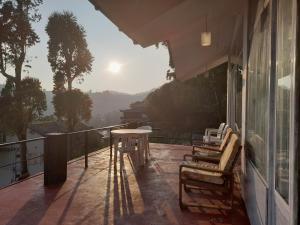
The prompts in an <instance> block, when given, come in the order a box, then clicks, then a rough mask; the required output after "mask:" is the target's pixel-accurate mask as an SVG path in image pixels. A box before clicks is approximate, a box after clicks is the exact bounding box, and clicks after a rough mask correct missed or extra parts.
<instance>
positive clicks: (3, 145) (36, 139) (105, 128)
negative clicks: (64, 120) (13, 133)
mask: <svg viewBox="0 0 300 225" xmlns="http://www.w3.org/2000/svg"><path fill="white" fill-rule="evenodd" d="M127 125H129V123H123V124H118V125H112V126H107V127H99V128H93V129H89V130H81V131H75V132H69V133H63V134H68V135H72V134H79V133H85V132H91V131H99V130H108V129H112V128H118V127H124V126H127ZM44 139H46V137H39V138H32V139H26V140H21V141H15V142H8V143H3V144H0V148H1V147H6V146H10V145H17V144H22V143H27V142H33V141H39V140H44Z"/></svg>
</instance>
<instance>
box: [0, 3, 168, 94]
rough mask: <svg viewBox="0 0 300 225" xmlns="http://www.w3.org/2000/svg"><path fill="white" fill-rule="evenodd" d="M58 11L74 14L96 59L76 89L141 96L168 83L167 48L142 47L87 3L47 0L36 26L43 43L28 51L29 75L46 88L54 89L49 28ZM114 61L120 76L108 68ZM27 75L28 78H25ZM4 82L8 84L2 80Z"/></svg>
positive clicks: (75, 84) (34, 25) (76, 83)
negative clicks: (50, 62)
mask: <svg viewBox="0 0 300 225" xmlns="http://www.w3.org/2000/svg"><path fill="white" fill-rule="evenodd" d="M54 11H58V12H63V11H70V12H73V13H74V15H75V16H76V17H77V19H78V23H79V24H81V25H82V26H83V27H84V28H85V30H86V39H87V43H88V48H89V50H90V51H91V53H92V55H93V56H94V62H93V71H92V73H90V74H88V75H86V76H85V80H84V82H83V83H82V84H79V83H78V82H77V81H74V87H77V88H80V89H81V90H83V91H93V92H95V91H104V90H114V91H118V92H125V93H130V94H134V93H139V92H144V91H149V90H151V89H153V88H157V87H159V86H161V85H162V84H163V83H165V82H167V81H166V71H167V70H168V67H169V66H168V64H169V55H168V51H167V49H166V48H164V47H159V48H156V47H155V46H151V47H148V48H142V47H141V46H139V45H134V44H133V42H132V40H131V39H130V38H128V37H127V36H126V35H125V34H124V33H122V32H120V31H119V30H118V28H117V27H116V26H115V25H114V24H113V23H112V22H111V21H110V20H108V19H107V18H106V17H105V16H104V15H103V14H102V13H101V12H100V11H96V10H95V8H94V6H93V5H92V4H91V3H90V2H89V1H87V0H85V1H83V0H44V3H43V5H41V6H40V13H41V14H42V19H41V21H40V22H38V23H36V24H33V27H34V29H35V31H36V33H37V34H38V35H39V37H40V43H38V44H36V45H35V46H34V47H32V48H30V49H29V51H28V56H29V59H31V60H32V61H31V66H32V69H31V70H30V73H29V75H30V76H33V77H36V78H39V80H40V81H41V83H42V87H43V89H46V90H52V89H53V82H52V80H53V79H52V78H53V73H52V71H51V68H50V64H49V63H48V60H47V54H48V49H47V41H48V35H47V33H46V32H45V27H46V24H47V22H48V17H49V15H51V13H53V12H54ZM111 62H117V63H119V64H121V69H120V71H119V72H118V73H112V72H110V71H109V70H108V69H107V68H108V67H109V65H110V63H111ZM24 76H25V75H24ZM0 82H1V83H4V79H3V78H2V77H1V78H0Z"/></svg>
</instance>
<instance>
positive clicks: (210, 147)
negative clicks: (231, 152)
mask: <svg viewBox="0 0 300 225" xmlns="http://www.w3.org/2000/svg"><path fill="white" fill-rule="evenodd" d="M196 148H201V149H205V150H208V151H214V152H222V151H220V149H216V148H213V147H212V146H201V145H200V146H199V145H193V152H194V151H197V149H196Z"/></svg>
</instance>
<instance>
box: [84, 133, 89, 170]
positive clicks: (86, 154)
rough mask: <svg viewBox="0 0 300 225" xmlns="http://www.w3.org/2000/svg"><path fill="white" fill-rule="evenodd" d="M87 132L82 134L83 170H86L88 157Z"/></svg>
mask: <svg viewBox="0 0 300 225" xmlns="http://www.w3.org/2000/svg"><path fill="white" fill-rule="evenodd" d="M88 141H89V140H88V131H86V132H84V167H85V169H86V168H88V166H89V162H88V157H89V148H88V147H89V145H88Z"/></svg>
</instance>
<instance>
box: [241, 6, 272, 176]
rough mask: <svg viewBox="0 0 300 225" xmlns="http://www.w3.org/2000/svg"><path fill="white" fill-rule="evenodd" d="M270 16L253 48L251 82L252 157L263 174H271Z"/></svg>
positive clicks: (249, 142) (265, 12) (262, 19)
mask: <svg viewBox="0 0 300 225" xmlns="http://www.w3.org/2000/svg"><path fill="white" fill-rule="evenodd" d="M269 22H270V15H269V9H268V7H267V8H265V9H264V10H263V12H262V14H261V15H260V17H259V21H257V23H256V26H255V28H254V31H253V39H252V41H251V45H250V52H249V54H250V55H249V65H248V82H247V90H248V92H247V132H246V144H247V147H248V150H249V151H248V153H249V155H248V157H249V158H250V160H251V161H252V162H253V164H254V165H255V166H256V168H257V169H258V171H259V172H260V173H261V175H262V176H263V177H264V178H266V175H267V174H266V173H267V142H268V121H269V109H268V108H269V107H268V99H269V96H268V93H269V56H270V53H269V52H270V25H269Z"/></svg>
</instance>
